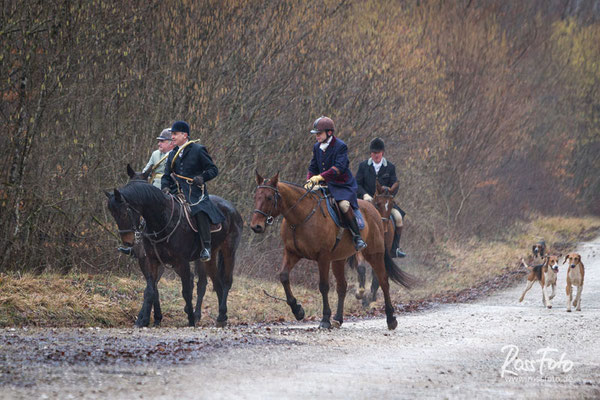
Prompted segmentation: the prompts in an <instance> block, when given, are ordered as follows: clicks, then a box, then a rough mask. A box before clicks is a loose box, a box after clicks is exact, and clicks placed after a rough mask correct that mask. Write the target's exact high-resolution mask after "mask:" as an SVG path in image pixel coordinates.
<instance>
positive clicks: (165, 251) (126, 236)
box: [105, 165, 243, 327]
mask: <svg viewBox="0 0 600 400" xmlns="http://www.w3.org/2000/svg"><path fill="white" fill-rule="evenodd" d="M127 173H128V174H129V177H130V178H131V180H130V181H129V182H128V183H127V184H126V185H125V186H124V187H122V188H119V189H115V190H114V191H113V193H108V192H105V194H106V196H107V197H108V209H109V210H110V212H111V214H112V216H113V217H114V219H115V221H116V222H117V225H118V227H119V233H120V235H121V240H122V242H123V243H124V244H125V245H127V246H133V244H134V238H135V234H136V233H137V234H139V235H140V236H141V237H142V248H140V246H139V245H136V246H135V247H134V251H135V253H136V255H137V256H138V261H139V264H140V268H141V269H142V273H143V274H144V277H145V278H146V290H145V291H144V302H143V305H142V309H141V310H140V313H139V315H138V319H137V321H136V325H137V326H148V324H149V321H150V312H151V309H152V307H154V316H155V325H158V324H160V319H161V318H162V315H161V313H160V302H159V294H158V287H157V284H158V280H159V279H160V277H161V275H162V272H163V264H169V265H171V266H172V268H173V270H175V272H176V273H177V274H178V275H179V277H180V278H181V284H182V295H183V298H184V299H185V303H186V305H185V312H186V313H187V315H188V324H189V325H190V326H194V325H195V322H196V321H199V320H200V317H201V312H202V300H203V298H204V294H205V292H206V284H207V279H206V275H207V274H208V276H209V277H210V278H211V280H212V282H213V288H214V289H215V291H216V292H217V298H218V301H219V316H218V317H217V326H220V327H222V326H225V325H226V323H227V297H228V293H229V290H230V289H231V285H232V282H233V268H234V266H235V253H236V250H237V247H238V245H239V243H240V239H241V236H242V227H243V220H242V217H241V215H240V214H239V212H238V211H237V210H236V209H235V207H234V206H233V205H232V204H231V203H230V202H228V201H227V200H225V199H222V198H221V197H219V196H213V195H210V200H211V201H212V202H213V203H214V204H215V205H216V206H217V207H218V208H219V210H221V212H222V213H223V215H225V221H224V222H223V223H222V228H221V230H219V231H217V232H213V233H212V234H211V236H212V250H213V254H214V255H215V256H214V257H213V258H212V259H211V260H210V261H208V262H206V263H201V262H199V261H198V257H199V254H200V250H201V248H200V247H199V245H198V243H199V241H198V234H197V232H195V231H194V229H193V228H192V226H191V225H190V223H189V219H188V217H186V215H185V213H184V209H183V205H182V204H181V203H180V202H178V201H177V199H176V198H175V196H172V195H166V194H164V193H162V192H161V191H160V189H158V188H156V187H154V186H153V185H151V184H149V183H148V182H147V181H146V179H145V178H146V177H145V176H143V175H141V174H139V173H136V172H135V171H133V170H132V169H131V167H130V166H129V165H127ZM140 216H142V217H144V220H145V226H144V227H142V226H141V225H140V223H139V221H140ZM140 256H141V258H140ZM217 259H218V262H217ZM190 261H195V262H196V273H197V275H198V283H197V289H198V293H197V297H198V298H197V302H196V310H195V312H194V309H193V305H192V294H193V293H192V292H193V284H194V277H193V275H192V274H191V271H190V265H189V262H190ZM157 311H158V315H157Z"/></svg>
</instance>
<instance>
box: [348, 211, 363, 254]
mask: <svg viewBox="0 0 600 400" xmlns="http://www.w3.org/2000/svg"><path fill="white" fill-rule="evenodd" d="M344 219H345V220H346V224H347V225H348V228H349V229H350V233H352V240H354V248H355V249H356V251H361V250H362V249H364V248H365V247H367V244H366V243H365V241H364V240H363V239H362V237H361V236H360V230H359V229H358V222H356V216H355V215H354V212H352V209H350V210H348V211H347V212H346V213H344Z"/></svg>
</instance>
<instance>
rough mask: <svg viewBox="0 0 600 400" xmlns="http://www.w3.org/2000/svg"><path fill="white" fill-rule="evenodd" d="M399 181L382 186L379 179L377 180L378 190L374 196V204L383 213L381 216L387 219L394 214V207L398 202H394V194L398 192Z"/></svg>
mask: <svg viewBox="0 0 600 400" xmlns="http://www.w3.org/2000/svg"><path fill="white" fill-rule="evenodd" d="M398 186H399V183H398V182H396V183H394V184H393V185H392V187H391V188H390V187H387V186H381V185H380V184H379V181H377V190H376V191H375V195H374V196H373V205H374V206H375V208H376V209H377V211H379V214H381V218H382V219H384V220H386V219H389V218H390V215H391V214H392V209H393V208H394V205H395V204H396V203H395V202H394V196H395V195H396V193H397V192H398Z"/></svg>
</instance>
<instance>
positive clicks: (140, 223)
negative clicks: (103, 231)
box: [119, 201, 145, 242]
mask: <svg viewBox="0 0 600 400" xmlns="http://www.w3.org/2000/svg"><path fill="white" fill-rule="evenodd" d="M124 203H125V206H126V207H127V218H128V219H129V226H130V227H131V228H129V229H119V234H124V233H131V232H133V233H134V235H135V241H136V242H137V241H138V240H139V238H140V236H141V232H142V230H143V229H144V227H145V221H144V219H143V218H141V216H142V213H141V212H139V211H138V210H136V209H135V208H133V207H132V206H131V205H130V204H129V203H128V202H127V201H125V202H124ZM133 212H136V213H137V215H138V217H137V222H136V218H135V216H134V215H133Z"/></svg>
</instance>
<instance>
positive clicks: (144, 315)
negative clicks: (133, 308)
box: [135, 257, 155, 327]
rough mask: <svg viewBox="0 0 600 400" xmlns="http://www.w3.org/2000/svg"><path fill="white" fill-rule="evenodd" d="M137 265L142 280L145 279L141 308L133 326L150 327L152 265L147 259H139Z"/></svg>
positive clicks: (152, 285) (152, 291) (153, 295)
mask: <svg viewBox="0 0 600 400" xmlns="http://www.w3.org/2000/svg"><path fill="white" fill-rule="evenodd" d="M138 264H139V265H140V269H141V270H142V274H143V275H144V278H146V289H144V300H143V302H142V308H141V309H140V312H139V313H138V317H137V320H136V321H135V325H136V326H138V327H144V326H148V325H150V313H151V312H152V304H153V303H154V297H155V291H154V287H155V286H154V284H153V281H154V278H153V277H152V274H151V273H150V270H151V269H152V267H153V265H151V262H150V260H149V259H148V257H139V258H138Z"/></svg>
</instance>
